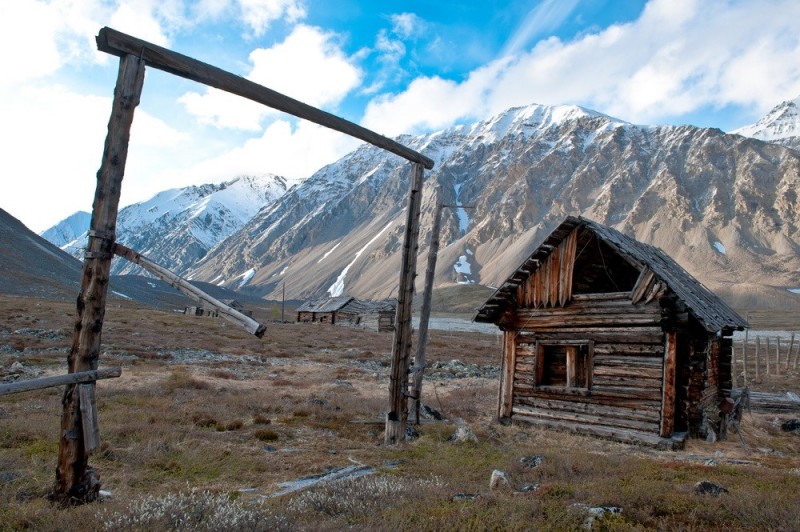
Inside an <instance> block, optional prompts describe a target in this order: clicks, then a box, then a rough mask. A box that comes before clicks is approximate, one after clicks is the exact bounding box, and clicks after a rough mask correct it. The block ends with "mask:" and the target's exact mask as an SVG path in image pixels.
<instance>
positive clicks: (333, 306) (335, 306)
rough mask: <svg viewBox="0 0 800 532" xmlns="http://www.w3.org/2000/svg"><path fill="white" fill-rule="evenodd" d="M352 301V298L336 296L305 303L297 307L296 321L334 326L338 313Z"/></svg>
mask: <svg viewBox="0 0 800 532" xmlns="http://www.w3.org/2000/svg"><path fill="white" fill-rule="evenodd" d="M352 300H353V298H352V297H350V296H338V297H329V298H325V299H318V300H316V301H306V302H305V303H303V304H302V305H300V306H299V307H297V321H298V322H300V323H331V324H335V323H336V316H337V314H338V313H339V311H340V310H341V309H342V307H343V306H345V305H346V304H348V303H349V302H350V301H352Z"/></svg>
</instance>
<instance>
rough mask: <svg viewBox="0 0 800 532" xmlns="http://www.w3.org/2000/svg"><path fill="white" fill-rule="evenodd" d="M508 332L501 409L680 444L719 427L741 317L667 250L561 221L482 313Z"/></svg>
mask: <svg viewBox="0 0 800 532" xmlns="http://www.w3.org/2000/svg"><path fill="white" fill-rule="evenodd" d="M475 321H479V322H485V323H494V324H497V325H498V326H499V327H500V328H501V329H502V330H503V331H504V333H503V339H504V341H503V356H502V368H501V382H500V394H499V402H498V403H499V404H498V417H499V418H500V419H501V420H519V421H526V422H530V423H534V424H538V425H543V426H548V427H555V428H562V429H567V430H572V431H575V432H581V433H587V434H593V435H598V436H603V437H608V438H612V439H616V440H620V441H627V442H636V443H644V444H650V445H655V446H658V447H669V448H678V447H680V446H682V445H683V442H684V441H685V438H686V436H687V435H692V436H698V437H704V436H718V435H720V432H721V431H724V430H725V427H726V423H725V417H726V413H727V412H728V411H729V409H730V406H731V402H730V399H729V397H730V390H731V342H732V334H733V331H734V330H741V329H743V328H744V327H746V326H747V323H746V322H745V321H744V320H743V319H742V318H741V317H740V316H739V315H738V314H736V312H734V311H733V310H732V309H731V308H730V307H729V306H728V305H726V304H725V303H724V302H723V301H722V300H721V299H720V298H718V297H717V296H715V295H714V294H713V293H711V292H710V291H709V290H708V289H707V288H705V287H704V286H703V285H702V284H700V283H699V282H698V281H697V280H696V279H695V278H694V277H692V276H691V275H690V274H689V273H687V272H686V271H685V270H684V269H683V268H681V267H680V266H679V265H678V264H677V263H676V262H675V261H674V260H672V259H671V258H670V257H668V256H667V255H666V254H665V253H664V252H663V251H661V250H660V249H658V248H655V247H653V246H650V245H647V244H643V243H641V242H638V241H636V240H635V239H633V238H631V237H629V236H626V235H624V234H622V233H620V232H619V231H616V230H615V229H612V228H610V227H606V226H604V225H601V224H599V223H596V222H594V221H591V220H588V219H585V218H574V217H568V218H566V219H565V220H564V221H563V222H562V223H561V225H559V226H558V227H557V228H556V229H555V230H554V231H553V232H552V233H551V234H550V235H549V236H548V237H547V238H545V239H544V241H543V242H542V243H541V244H540V245H539V246H538V247H537V248H536V250H535V251H534V252H533V253H532V254H531V255H530V257H528V259H526V260H525V261H524V262H523V263H522V265H521V266H520V267H519V268H517V269H516V271H514V272H513V273H512V274H511V276H510V277H509V278H508V279H507V280H506V281H505V282H504V283H503V284H502V286H500V288H499V289H497V291H496V292H495V293H494V294H493V295H492V297H491V298H489V300H488V301H487V302H486V303H485V304H484V305H483V306H482V307H481V308H480V309H479V310H478V313H477V316H476V317H475Z"/></svg>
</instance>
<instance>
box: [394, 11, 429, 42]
mask: <svg viewBox="0 0 800 532" xmlns="http://www.w3.org/2000/svg"><path fill="white" fill-rule="evenodd" d="M391 20H392V32H394V33H395V34H397V35H399V36H400V37H403V38H404V39H408V38H411V37H414V36H416V35H419V33H420V32H422V31H424V30H425V28H426V27H427V24H426V23H425V21H424V20H423V19H421V18H420V17H418V16H417V15H416V14H414V13H397V14H394V15H392V16H391Z"/></svg>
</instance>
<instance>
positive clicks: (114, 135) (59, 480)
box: [54, 27, 433, 502]
mask: <svg viewBox="0 0 800 532" xmlns="http://www.w3.org/2000/svg"><path fill="white" fill-rule="evenodd" d="M96 41H97V48H98V50H100V51H102V52H106V53H108V54H111V55H115V56H118V57H119V58H120V63H119V72H118V75H117V83H116V86H115V89H114V100H113V103H112V107H111V118H110V119H109V122H108V134H107V136H106V140H105V146H104V149H103V158H102V161H101V164H100V169H99V170H98V172H97V188H96V190H95V197H94V204H93V206H92V221H91V225H90V230H89V243H88V245H87V248H86V254H85V258H84V263H83V275H82V279H81V289H80V293H79V294H78V301H77V320H76V322H75V328H74V331H73V336H72V347H71V349H70V353H69V356H68V358H67V363H68V369H69V372H70V373H78V372H83V371H90V370H96V369H97V366H98V359H99V355H100V336H101V331H102V327H103V317H104V314H105V305H106V296H107V292H108V281H109V278H110V270H111V258H112V256H113V255H114V251H115V247H116V241H115V240H116V234H115V231H116V222H117V213H118V210H119V198H120V190H121V185H122V178H123V175H124V173H125V163H126V161H127V155H128V142H129V139H130V129H131V124H132V122H133V113H134V109H135V108H136V106H137V105H138V104H139V99H140V96H141V92H142V87H143V85H144V72H145V66H148V67H152V68H156V69H159V70H163V71H165V72H168V73H170V74H174V75H176V76H180V77H183V78H186V79H190V80H193V81H197V82H199V83H202V84H204V85H208V86H211V87H215V88H217V89H220V90H223V91H226V92H229V93H232V94H235V95H238V96H242V97H244V98H247V99H249V100H252V101H254V102H257V103H260V104H263V105H266V106H267V107H271V108H273V109H277V110H279V111H283V112H285V113H288V114H291V115H293V116H296V117H298V118H302V119H305V120H308V121H311V122H314V123H315V124H319V125H321V126H325V127H327V128H330V129H333V130H335V131H339V132H341V133H345V134H347V135H350V136H352V137H355V138H357V139H360V140H363V141H365V142H369V143H370V144H373V145H375V146H377V147H379V148H382V149H384V150H387V151H389V152H391V153H394V154H396V155H399V156H400V157H403V158H404V159H406V160H408V161H410V162H411V163H413V172H412V179H411V187H410V191H409V196H408V214H407V219H406V230H405V240H404V244H403V261H402V270H401V272H400V284H399V293H398V311H397V326H396V327H395V333H394V343H393V346H392V372H391V380H390V384H389V394H390V407H389V413H388V414H387V417H386V432H385V442H386V443H396V442H398V441H400V440H402V437H403V435H404V433H405V425H406V420H407V417H408V367H409V362H410V352H411V332H412V330H411V300H412V296H413V292H414V278H415V276H416V261H417V252H418V248H419V244H418V236H419V217H420V203H421V194H422V184H423V177H424V171H425V169H431V168H433V161H432V160H431V159H429V158H428V157H425V156H423V155H422V154H420V153H418V152H416V151H414V150H412V149H410V148H408V147H406V146H404V145H402V144H400V143H398V142H396V141H393V140H391V139H389V138H387V137H384V136H382V135H379V134H378V133H375V132H374V131H371V130H369V129H366V128H364V127H362V126H359V125H358V124H354V123H352V122H349V121H347V120H345V119H343V118H340V117H338V116H335V115H333V114H330V113H327V112H325V111H322V110H321V109H317V108H315V107H312V106H310V105H308V104H305V103H302V102H300V101H298V100H295V99H293V98H290V97H288V96H285V95H283V94H281V93H278V92H276V91H274V90H271V89H268V88H266V87H264V86H261V85H258V84H256V83H254V82H252V81H250V80H247V79H245V78H242V77H240V76H237V75H235V74H232V73H230V72H227V71H225V70H222V69H219V68H217V67H214V66H212V65H209V64H207V63H203V62H201V61H198V60H196V59H193V58H191V57H188V56H185V55H181V54H179V53H176V52H173V51H172V50H168V49H166V48H162V47H160V46H156V45H154V44H152V43H149V42H147V41H143V40H141V39H137V38H135V37H132V36H130V35H126V34H124V33H121V32H119V31H116V30H114V29H111V28H108V27H104V28H102V29H101V30H100V32H99V34H98V35H97V38H96ZM84 386H85V385H84ZM91 386H92V387H94V385H93V384H92V385H91ZM84 392H85V391H81V393H76V385H75V384H70V385H67V387H66V389H65V391H64V396H63V400H62V404H63V413H62V417H61V437H60V441H59V456H58V466H57V468H56V481H55V487H54V496H55V497H56V498H58V499H60V500H62V501H64V502H70V501H71V502H86V501H92V500H95V499H96V498H97V495H98V492H99V489H100V482H99V480H98V478H97V476H96V475H95V473H94V471H92V468H90V467H88V459H89V454H90V450H87V449H86V446H85V444H84V437H83V426H82V419H83V416H85V415H87V414H86V412H90V411H91V410H92V409H91V408H89V405H81V404H80V403H81V398H82V397H83V398H84V402H85V401H87V398H88V400H91V398H93V397H94V393H93V392H94V390H93V389H92V390H91V393H84Z"/></svg>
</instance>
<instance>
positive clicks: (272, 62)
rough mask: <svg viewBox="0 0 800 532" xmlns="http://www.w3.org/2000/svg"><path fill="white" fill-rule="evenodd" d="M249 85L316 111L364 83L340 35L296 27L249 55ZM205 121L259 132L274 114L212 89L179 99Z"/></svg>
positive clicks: (332, 104)
mask: <svg viewBox="0 0 800 532" xmlns="http://www.w3.org/2000/svg"><path fill="white" fill-rule="evenodd" d="M250 62H251V63H252V65H253V66H252V69H251V70H250V73H249V74H248V75H247V76H246V77H247V78H248V79H250V80H251V81H254V82H255V83H258V84H260V85H264V86H266V87H268V88H270V89H273V90H276V91H278V92H280V93H283V94H286V95H287V96H290V97H292V98H294V99H296V100H300V101H302V102H304V103H307V104H309V105H313V106H315V107H326V106H336V105H337V104H338V103H339V102H340V101H341V100H342V99H343V98H344V97H345V96H346V95H347V94H348V93H349V92H350V91H352V90H353V89H354V88H356V87H357V86H358V85H359V84H360V83H361V77H362V73H361V70H360V69H359V68H358V67H357V66H356V65H355V61H354V60H353V59H352V58H350V57H348V56H346V55H345V54H344V53H343V52H342V50H341V48H340V47H339V45H338V43H337V42H336V35H335V34H333V33H327V32H324V31H322V30H320V29H319V28H314V27H311V26H305V25H302V24H300V25H297V26H296V27H295V28H294V30H293V31H292V33H291V34H290V35H289V36H288V37H287V38H286V40H284V41H283V42H282V43H279V44H276V45H275V46H273V47H272V48H259V49H256V50H254V51H253V52H252V53H251V54H250ZM179 101H180V102H181V103H183V104H184V105H185V106H186V109H187V111H189V112H190V113H191V114H193V115H195V116H197V117H198V118H199V119H200V120H201V121H202V122H204V123H210V124H213V125H215V126H217V127H225V128H238V129H244V130H250V131H253V130H259V129H260V123H261V120H263V118H264V117H265V116H267V115H268V114H274V113H275V111H273V110H271V109H269V108H267V107H264V106H262V105H259V104H253V103H252V102H246V101H244V99H243V98H239V97H234V96H231V95H227V94H222V93H220V91H215V90H212V89H208V90H206V92H205V93H204V94H202V95H201V94H199V93H192V92H190V93H187V94H185V95H184V96H182V97H181V99H180V100H179Z"/></svg>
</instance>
